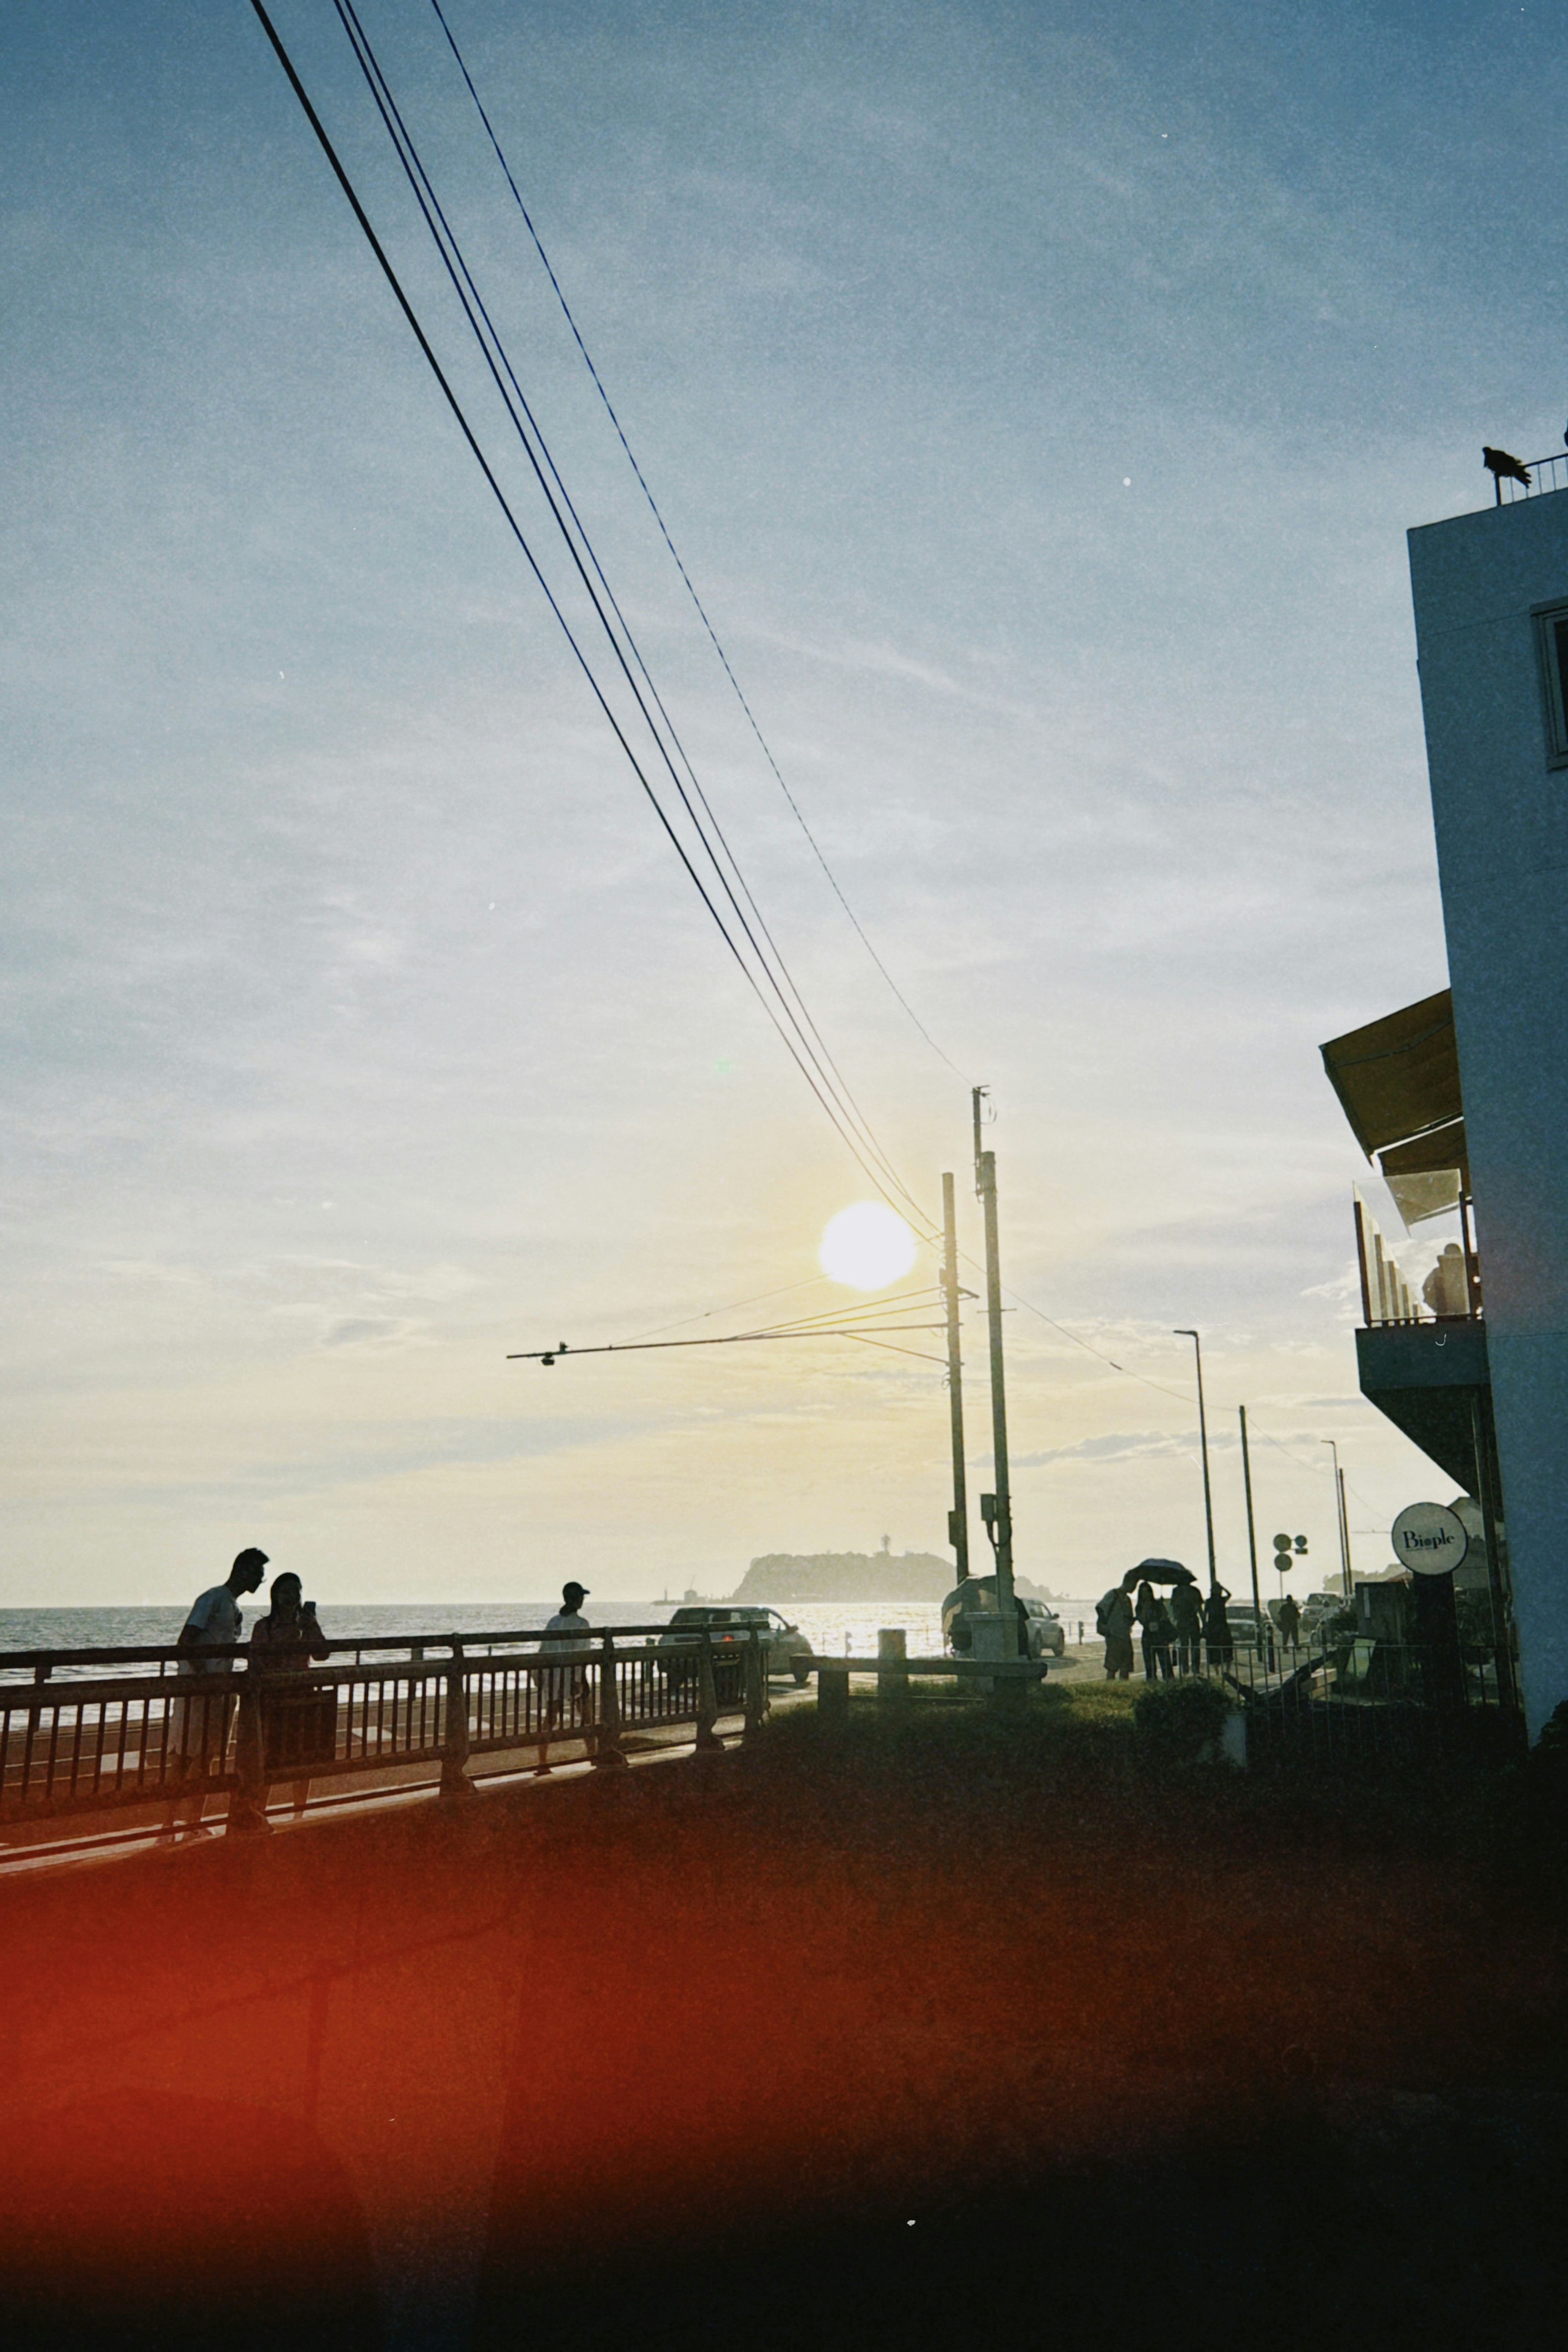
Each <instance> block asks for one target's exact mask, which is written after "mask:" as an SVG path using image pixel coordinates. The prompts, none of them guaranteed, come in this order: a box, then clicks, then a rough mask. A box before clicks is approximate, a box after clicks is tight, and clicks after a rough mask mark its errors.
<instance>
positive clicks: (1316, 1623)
mask: <svg viewBox="0 0 1568 2352" xmlns="http://www.w3.org/2000/svg"><path fill="white" fill-rule="evenodd" d="M1349 1605H1350V1604H1349V1603H1348V1602H1347V1601H1346V1600H1345V1597H1344V1595H1343V1593H1342V1592H1309V1594H1308V1595H1307V1599H1306V1601H1305V1603H1304V1605H1303V1607H1302V1610H1301V1638H1302V1640H1303V1641H1306V1640H1308V1639H1309V1638H1311V1639H1316V1640H1318V1641H1321V1640H1322V1638H1323V1628H1324V1626H1325V1625H1326V1624H1327V1623H1328V1622H1329V1620H1330V1619H1331V1618H1333V1617H1337V1616H1339V1615H1340V1613H1341V1612H1342V1610H1344V1609H1346V1608H1348V1607H1349Z"/></svg>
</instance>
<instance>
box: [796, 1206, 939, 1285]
mask: <svg viewBox="0 0 1568 2352" xmlns="http://www.w3.org/2000/svg"><path fill="white" fill-rule="evenodd" d="M914 1262H915V1237H914V1235H913V1234H912V1233H911V1232H910V1229H909V1227H908V1225H906V1224H905V1223H904V1221H903V1219H902V1217H900V1215H899V1213H898V1212H897V1211H896V1210H894V1209H889V1208H884V1206H883V1205H882V1203H881V1202H880V1201H857V1202H856V1203H855V1206H854V1207H853V1208H852V1209H840V1210H839V1212H838V1214H837V1216H836V1217H830V1218H829V1219H828V1221H827V1224H826V1228H825V1229H824V1232H823V1235H822V1246H821V1248H820V1249H819V1250H818V1252H817V1263H818V1264H819V1265H820V1266H821V1268H822V1271H823V1273H824V1274H826V1275H828V1276H831V1278H832V1279H833V1281H835V1282H844V1283H847V1284H849V1285H850V1286H851V1287H852V1288H853V1289H856V1290H880V1289H881V1288H882V1286H883V1285H884V1284H885V1283H889V1282H897V1281H898V1280H899V1278H900V1276H901V1275H906V1274H908V1272H909V1270H910V1266H911V1265H913V1264H914Z"/></svg>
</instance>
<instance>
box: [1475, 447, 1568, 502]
mask: <svg viewBox="0 0 1568 2352" xmlns="http://www.w3.org/2000/svg"><path fill="white" fill-rule="evenodd" d="M1563 437H1564V439H1568V435H1564V436H1563ZM1481 463H1482V465H1483V466H1484V467H1486V469H1487V471H1488V473H1489V474H1490V475H1491V476H1492V477H1493V478H1494V479H1495V480H1496V481H1497V482H1499V483H1501V482H1504V481H1509V482H1522V483H1523V484H1524V487H1525V488H1526V489H1528V488H1530V467H1528V466H1521V464H1520V462H1519V459H1518V458H1517V457H1510V456H1509V453H1508V451H1507V450H1506V449H1487V448H1483V449H1482V451H1481Z"/></svg>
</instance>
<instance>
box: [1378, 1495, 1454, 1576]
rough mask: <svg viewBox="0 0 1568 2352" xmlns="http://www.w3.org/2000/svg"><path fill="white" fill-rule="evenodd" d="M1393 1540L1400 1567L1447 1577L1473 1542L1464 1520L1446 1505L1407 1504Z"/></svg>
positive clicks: (1426, 1574)
mask: <svg viewBox="0 0 1568 2352" xmlns="http://www.w3.org/2000/svg"><path fill="white" fill-rule="evenodd" d="M1393 1541H1394V1559H1396V1560H1397V1561H1398V1562H1399V1565H1400V1567H1401V1568H1413V1569H1415V1571H1416V1573H1417V1574H1418V1575H1420V1576H1447V1573H1448V1571H1449V1570H1451V1569H1456V1568H1458V1567H1459V1566H1460V1565H1461V1564H1462V1562H1463V1560H1464V1557H1465V1554H1466V1552H1467V1551H1468V1549H1469V1543H1470V1539H1469V1537H1468V1535H1467V1534H1466V1533H1465V1523H1464V1521H1463V1519H1461V1518H1460V1517H1459V1516H1458V1512H1457V1511H1450V1510H1449V1509H1448V1507H1447V1504H1444V1503H1407V1504H1406V1505H1405V1508H1404V1510H1402V1511H1401V1512H1400V1514H1399V1517H1397V1518H1396V1519H1395V1520H1394V1528H1393Z"/></svg>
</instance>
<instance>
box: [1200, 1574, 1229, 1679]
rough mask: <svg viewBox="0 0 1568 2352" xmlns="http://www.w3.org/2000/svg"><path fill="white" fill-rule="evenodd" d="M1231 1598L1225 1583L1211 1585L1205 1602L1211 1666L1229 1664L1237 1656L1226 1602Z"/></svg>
mask: <svg viewBox="0 0 1568 2352" xmlns="http://www.w3.org/2000/svg"><path fill="white" fill-rule="evenodd" d="M1229 1599H1230V1595H1229V1593H1228V1592H1227V1591H1226V1589H1225V1587H1224V1585H1223V1584H1211V1585H1210V1586H1209V1595H1208V1599H1207V1600H1206V1601H1205V1602H1204V1648H1205V1651H1206V1652H1207V1653H1208V1662H1209V1664H1210V1665H1211V1666H1228V1665H1229V1664H1230V1663H1231V1661H1232V1660H1233V1659H1234V1657H1235V1656H1236V1642H1235V1639H1234V1637H1233V1635H1232V1633H1231V1630H1230V1619H1229V1618H1228V1617H1227V1616H1226V1613H1225V1604H1226V1601H1228V1600H1229Z"/></svg>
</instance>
